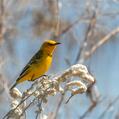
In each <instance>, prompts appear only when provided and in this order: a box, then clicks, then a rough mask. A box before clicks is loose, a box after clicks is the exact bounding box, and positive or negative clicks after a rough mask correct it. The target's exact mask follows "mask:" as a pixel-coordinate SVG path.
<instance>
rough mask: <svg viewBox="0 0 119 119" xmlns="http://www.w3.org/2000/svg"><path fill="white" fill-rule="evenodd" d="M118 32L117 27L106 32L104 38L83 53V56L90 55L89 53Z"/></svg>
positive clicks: (87, 56)
mask: <svg viewBox="0 0 119 119" xmlns="http://www.w3.org/2000/svg"><path fill="white" fill-rule="evenodd" d="M117 33H119V27H117V28H116V29H114V30H113V31H111V32H110V33H108V34H107V35H106V36H105V37H104V38H102V39H101V40H100V41H99V42H98V43H97V44H95V45H94V46H93V47H92V48H91V50H90V51H88V52H86V53H85V58H86V59H87V58H89V57H91V55H92V54H93V53H94V52H95V51H96V50H97V49H98V48H99V47H101V46H102V45H103V44H104V43H106V42H107V41H109V40H110V39H111V38H112V37H113V36H114V35H116V34H117Z"/></svg>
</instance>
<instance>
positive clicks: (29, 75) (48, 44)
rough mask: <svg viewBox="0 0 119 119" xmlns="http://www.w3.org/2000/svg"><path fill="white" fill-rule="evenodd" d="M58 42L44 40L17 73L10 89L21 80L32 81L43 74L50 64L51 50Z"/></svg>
mask: <svg viewBox="0 0 119 119" xmlns="http://www.w3.org/2000/svg"><path fill="white" fill-rule="evenodd" d="M58 44H61V43H59V42H56V41H54V40H47V41H45V42H44V43H43V44H42V46H41V48H40V50H39V51H38V52H37V53H36V54H35V55H34V56H33V57H32V58H31V60H30V61H29V62H28V64H27V65H26V66H25V67H24V69H23V71H22V72H21V74H20V75H19V77H18V79H17V80H16V83H15V84H14V85H13V86H12V87H11V89H10V90H12V89H13V88H14V87H15V86H16V85H17V84H19V83H21V82H23V81H26V80H28V81H34V80H35V79H38V78H39V77H41V76H43V75H44V74H45V73H46V72H47V71H48V69H49V68H50V66H51V63H52V58H53V56H52V55H53V52H54V50H55V48H56V46H57V45H58Z"/></svg>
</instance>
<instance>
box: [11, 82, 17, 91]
mask: <svg viewBox="0 0 119 119" xmlns="http://www.w3.org/2000/svg"><path fill="white" fill-rule="evenodd" d="M16 85H17V82H16V83H15V84H14V85H13V86H12V87H11V88H10V90H12V89H13V88H14V87H15V86H16Z"/></svg>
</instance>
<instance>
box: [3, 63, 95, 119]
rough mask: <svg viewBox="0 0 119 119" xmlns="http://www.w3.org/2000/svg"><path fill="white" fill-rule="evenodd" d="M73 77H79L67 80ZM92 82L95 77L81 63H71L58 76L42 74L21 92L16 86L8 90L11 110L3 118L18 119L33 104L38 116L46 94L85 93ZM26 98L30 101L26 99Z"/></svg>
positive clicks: (46, 97) (45, 100) (45, 99)
mask: <svg viewBox="0 0 119 119" xmlns="http://www.w3.org/2000/svg"><path fill="white" fill-rule="evenodd" d="M73 77H79V79H78V80H69V79H70V78H73ZM62 83H64V86H62V85H61V84H62ZM94 83H95V78H94V77H93V76H92V75H91V74H90V73H89V72H88V69H87V67H86V66H84V65H82V64H76V65H73V66H71V67H70V68H68V69H66V70H65V71H64V72H63V73H61V74H59V75H58V76H57V75H56V76H52V77H50V76H43V77H41V78H40V79H38V80H36V81H35V82H34V83H33V84H32V85H31V87H30V88H29V89H27V90H26V91H24V92H23V93H21V92H20V91H19V90H18V89H17V88H14V89H13V90H11V91H10V94H11V97H12V101H11V110H10V111H9V112H8V113H7V114H6V115H5V116H4V117H3V119H5V118H7V119H9V118H10V119H14V118H15V119H19V118H20V117H22V116H24V114H25V112H26V110H27V109H29V108H30V107H32V106H33V105H36V106H37V105H38V106H37V107H38V109H36V110H35V111H34V112H36V117H38V115H40V113H41V112H42V106H41V105H42V104H43V103H47V99H48V96H51V95H56V94H57V93H61V94H65V93H66V92H67V91H70V92H71V94H72V96H75V95H76V94H82V93H85V92H86V91H87V89H88V87H90V86H92V85H93V84H94ZM74 87H75V88H74ZM28 99H29V100H30V102H28V101H27V100H28ZM39 105H40V106H39Z"/></svg>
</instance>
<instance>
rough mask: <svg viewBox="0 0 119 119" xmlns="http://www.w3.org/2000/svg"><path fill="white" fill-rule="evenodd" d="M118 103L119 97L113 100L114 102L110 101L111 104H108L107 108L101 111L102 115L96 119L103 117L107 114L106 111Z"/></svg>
mask: <svg viewBox="0 0 119 119" xmlns="http://www.w3.org/2000/svg"><path fill="white" fill-rule="evenodd" d="M118 101H119V95H118V96H117V97H116V98H114V100H113V101H112V102H110V103H109V104H108V106H107V108H106V109H105V110H104V111H103V113H102V114H101V115H100V116H99V117H98V119H102V118H103V117H104V116H105V114H106V113H107V112H108V110H109V109H110V108H111V107H112V106H113V105H114V104H115V103H117V102H118Z"/></svg>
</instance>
